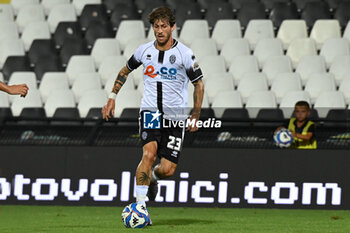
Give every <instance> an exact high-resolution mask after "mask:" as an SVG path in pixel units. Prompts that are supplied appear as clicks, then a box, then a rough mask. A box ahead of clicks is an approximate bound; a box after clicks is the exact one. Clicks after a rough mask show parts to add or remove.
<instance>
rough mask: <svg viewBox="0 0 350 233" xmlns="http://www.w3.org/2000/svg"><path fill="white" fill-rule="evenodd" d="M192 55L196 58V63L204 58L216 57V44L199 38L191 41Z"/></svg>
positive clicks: (207, 39) (210, 40) (211, 40)
mask: <svg viewBox="0 0 350 233" xmlns="http://www.w3.org/2000/svg"><path fill="white" fill-rule="evenodd" d="M190 48H191V49H192V51H193V54H194V55H195V56H196V59H197V61H198V62H200V61H201V59H203V58H204V57H206V56H216V55H218V50H217V48H216V43H215V41H214V40H213V39H209V38H199V39H195V40H193V42H192V44H191V47H190Z"/></svg>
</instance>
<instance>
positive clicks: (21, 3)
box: [11, 0, 39, 15]
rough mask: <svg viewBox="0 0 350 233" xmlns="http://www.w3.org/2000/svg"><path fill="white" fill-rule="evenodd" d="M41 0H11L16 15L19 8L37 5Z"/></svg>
mask: <svg viewBox="0 0 350 233" xmlns="http://www.w3.org/2000/svg"><path fill="white" fill-rule="evenodd" d="M37 4H39V0H11V6H12V8H13V11H14V13H15V15H17V14H18V12H19V10H20V9H21V8H23V7H25V6H27V5H37Z"/></svg>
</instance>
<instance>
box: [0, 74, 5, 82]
mask: <svg viewBox="0 0 350 233" xmlns="http://www.w3.org/2000/svg"><path fill="white" fill-rule="evenodd" d="M0 82H4V75H3V74H2V73H1V72H0Z"/></svg>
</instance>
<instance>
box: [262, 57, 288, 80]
mask: <svg viewBox="0 0 350 233" xmlns="http://www.w3.org/2000/svg"><path fill="white" fill-rule="evenodd" d="M292 71H293V69H292V63H291V61H290V59H289V57H287V56H283V55H282V56H272V57H270V58H268V59H267V60H266V62H265V64H264V67H263V69H262V72H263V73H264V74H266V77H267V83H268V85H269V86H270V85H271V84H272V83H273V81H274V79H275V77H276V76H277V75H278V74H280V73H289V72H292Z"/></svg>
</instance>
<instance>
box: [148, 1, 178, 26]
mask: <svg viewBox="0 0 350 233" xmlns="http://www.w3.org/2000/svg"><path fill="white" fill-rule="evenodd" d="M159 19H165V20H166V21H168V22H169V24H170V27H172V26H174V24H175V22H176V18H175V15H174V13H173V11H172V10H171V9H170V8H168V7H166V6H164V7H158V8H156V9H153V10H152V12H151V13H150V14H149V15H148V20H149V22H150V24H152V25H153V24H154V22H155V21H156V20H159Z"/></svg>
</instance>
